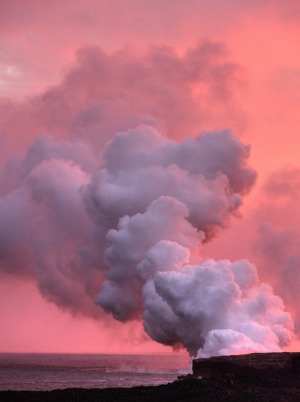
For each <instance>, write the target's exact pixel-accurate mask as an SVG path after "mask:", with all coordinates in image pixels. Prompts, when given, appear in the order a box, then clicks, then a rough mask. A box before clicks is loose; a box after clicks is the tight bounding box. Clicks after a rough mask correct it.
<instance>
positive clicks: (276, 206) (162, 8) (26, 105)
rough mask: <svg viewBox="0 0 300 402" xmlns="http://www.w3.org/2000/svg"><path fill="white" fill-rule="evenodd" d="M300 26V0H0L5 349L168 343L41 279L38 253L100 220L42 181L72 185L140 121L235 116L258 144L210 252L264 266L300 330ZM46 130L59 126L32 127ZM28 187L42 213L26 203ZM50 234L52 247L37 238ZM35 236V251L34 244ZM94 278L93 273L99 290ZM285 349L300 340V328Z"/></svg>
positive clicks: (125, 348) (221, 120)
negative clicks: (240, 193) (65, 296)
mask: <svg viewBox="0 0 300 402" xmlns="http://www.w3.org/2000/svg"><path fill="white" fill-rule="evenodd" d="M299 38H300V3H299V1H298V0H286V1H280V0H227V1H223V0H184V1H183V0H84V1H83V0H79V1H75V2H74V1H71V0H52V1H46V0H2V1H1V2H0V96H1V98H0V169H1V170H0V196H1V198H0V352H76V353H77V352H80V353H81V352H99V353H103V352H105V353H120V352H122V353H150V352H168V351H169V350H170V348H168V347H164V346H162V345H160V344H158V343H155V342H154V341H152V340H150V338H149V337H148V336H146V335H145V334H144V332H143V330H142V324H141V323H140V322H136V321H132V322H129V323H120V322H117V321H114V320H113V319H112V318H110V317H109V316H105V315H104V313H102V312H101V313H99V314H100V316H99V317H98V310H99V311H100V310H101V308H100V306H95V311H94V309H93V308H92V309H91V308H90V307H89V304H88V303H89V302H88V301H85V299H84V298H85V297H87V296H86V295H85V294H82V295H81V292H82V288H81V287H80V286H79V285H78V289H77V288H76V289H75V290H74V294H75V296H74V300H73V299H72V300H73V306H75V307H74V308H73V307H72V308H70V305H69V304H67V303H66V304H64V303H63V302H61V300H58V299H56V297H58V296H57V294H56V293H55V296H54V293H51V292H50V291H49V289H48V288H47V289H46V290H45V285H44V284H45V282H43V280H44V279H45V278H44V276H43V275H44V274H43V273H41V271H40V266H41V265H42V264H43V263H44V260H43V258H45V260H47V264H49V266H50V265H51V264H52V263H53V262H54V261H57V259H58V255H59V256H60V255H61V253H64V257H63V258H69V259H70V261H73V259H72V258H73V256H72V250H74V249H75V247H77V246H78V245H81V244H83V243H82V242H83V239H84V241H86V239H88V238H89V236H91V233H92V232H91V231H90V229H89V227H90V226H89V225H90V221H89V219H88V217H87V216H86V215H85V213H84V212H83V211H81V210H80V208H79V202H80V201H79V198H78V199H77V198H76V199H74V198H72V199H70V200H69V198H67V197H66V198H63V201H64V202H67V205H66V206H65V207H64V208H65V209H66V214H64V215H59V214H58V215H55V214H53V215H51V214H52V212H51V208H50V207H49V205H48V204H47V202H49V200H48V198H47V197H48V196H47V197H46V198H45V199H42V198H41V197H43V195H41V194H44V192H45V193H47V194H48V192H49V193H50V192H51V191H52V190H51V188H50V187H51V184H49V188H48V187H47V183H48V182H51V183H55V185H56V186H57V188H58V187H59V188H63V189H65V188H67V189H68V191H69V194H72V192H76V191H77V190H78V188H80V187H81V186H84V185H86V183H87V181H88V178H87V177H88V173H89V172H92V171H94V169H96V167H97V166H99V164H100V163H101V161H102V152H103V149H104V147H105V144H106V143H107V141H109V140H111V139H112V138H114V136H115V134H116V133H118V132H120V131H126V130H129V129H132V128H135V127H137V126H140V125H149V126H151V127H155V129H157V130H158V131H159V132H160V133H161V134H162V135H163V136H165V137H168V138H171V139H173V140H175V141H177V142H180V141H181V140H182V139H184V138H186V137H195V136H196V135H197V134H199V133H200V132H202V131H209V130H219V129H230V130H231V131H232V132H233V133H234V134H235V135H236V136H237V137H238V138H239V139H240V140H241V142H243V143H244V144H249V145H250V146H251V154H250V157H249V160H248V165H249V166H250V167H251V168H252V169H255V170H256V172H257V180H256V183H255V184H254V186H253V187H252V189H251V191H250V193H249V194H247V195H246V196H245V197H243V205H242V206H241V208H240V209H239V211H238V212H237V213H234V214H233V215H236V216H232V217H231V218H230V221H228V222H227V220H226V225H225V226H227V227H226V228H225V229H224V230H223V229H222V230H220V231H218V233H217V235H216V236H214V237H213V238H212V239H211V241H209V242H207V243H204V245H203V246H202V247H201V251H200V252H201V255H202V257H201V258H202V259H203V258H214V259H223V258H226V259H230V260H232V261H234V260H236V259H248V260H249V261H250V262H252V263H253V264H255V265H256V267H257V270H258V275H259V278H260V280H261V281H266V282H268V283H270V284H271V285H272V286H273V288H274V293H275V294H277V295H279V296H280V297H281V298H282V299H283V302H284V304H285V306H286V310H287V311H289V312H290V313H291V315H292V316H293V318H294V320H295V332H296V334H299V333H300V293H299V287H300V205H299V204H298V203H299V197H300V162H299V154H300V139H299V133H300V91H299V88H300V45H299ZM45 135H48V136H52V137H51V138H50V137H43V138H44V139H42V140H37V138H38V137H40V136H45ZM45 138H46V139H45ZM75 143H76V147H75V146H74V148H72V145H70V144H75ZM33 144H34V145H33ZM57 144H62V145H61V148H59V145H57ZM47 152H49V155H50V156H49V157H48V156H46V155H48V154H47ZM62 155H63V156H62ZM65 155H72V158H71V157H70V160H72V163H70V164H68V165H66V166H67V167H66V166H65V167H60V166H59V164H56V162H55V160H56V159H55V158H57V159H60V158H65ZM47 158H48V159H49V160H50V159H51V158H52V159H51V161H50V162H49V161H48V159H47ZM112 158H113V155H112ZM116 158H117V157H116ZM44 159H45V160H46V159H47V161H48V162H49V163H52V164H53V169H57V170H56V172H57V173H56V176H55V178H53V177H52V176H51V177H50V174H49V173H48V171H46V170H45V166H46V164H45V163H46V162H43V160H44ZM117 159H118V158H117ZM73 162H74V163H73ZM39 163H40V165H38V164H39ZM109 163H111V164H113V162H111V160H109V161H108V162H107V164H109ZM74 164H76V165H77V164H80V166H83V167H84V169H85V170H84V172H88V173H87V174H85V173H83V172H82V170H80V169H79V168H78V169H77V168H74ZM36 166H38V168H36V171H35V173H34V174H31V175H30V176H28V179H27V176H26V175H27V174H29V173H28V172H29V170H30V169H32V168H34V169H35V167H36ZM43 169H44V170H43ZM60 169H61V170H60ZM64 169H65V170H64ZM64 175H65V176H64ZM41 178H43V180H44V179H45V183H46V184H45V186H44V187H42V186H40V185H37V183H38V180H40V179H41ZM60 178H61V180H62V181H61V182H60ZM68 178H70V181H68ZM64 180H65V181H64ZM22 183H23V184H24V183H25V184H24V185H23V184H22ZM28 183H29V184H28ZM53 185H54V184H53ZM26 186H29V187H30V188H36V193H34V191H33V193H34V195H33V197H36V198H35V202H37V203H40V205H43V207H44V206H45V205H46V207H45V208H48V207H49V209H47V213H44V212H42V209H41V208H42V207H41V208H40V207H39V208H40V209H32V208H31V206H29V204H30V203H31V201H30V200H28V199H27V198H26V197H27V196H26V195H24V194H25V192H26V191H27V190H25V187H26ZM35 186H36V187H35ZM248 187H251V186H250V185H249V186H248ZM26 188H27V187H26ZM245 192H246V191H245ZM78 193H79V192H78ZM26 194H27V193H26ZM76 194H77V193H76ZM49 197H50V196H49ZM54 198H55V197H54ZM23 199H24V200H25V201H24V202H23V201H22V200H23ZM51 200H52V198H51ZM69 201H70V205H69V204H68V202H69ZM56 202H57V203H60V202H61V200H60V199H56V198H55V199H54V201H53V203H54V204H55V203H56ZM54 204H53V205H54ZM27 207H28V208H27ZM67 210H72V211H73V217H74V221H75V220H76V223H74V222H73V219H72V218H70V219H71V220H69V216H67V218H66V215H68V214H67ZM62 211H64V210H62ZM37 216H38V218H37ZM70 216H71V215H70ZM64 219H65V221H64V222H65V227H66V228H67V229H66V231H65V232H64V233H61V232H59V234H57V233H58V232H56V230H57V227H59V226H58V225H59V224H60V220H61V221H63V220H64ZM95 219H97V218H95ZM33 221H34V222H35V223H34V224H32V222H33ZM31 224H32V226H31ZM1 226H2V228H1ZM221 226H222V225H221ZM95 231H96V229H95ZM48 233H51V236H52V237H51V244H50V241H49V243H47V242H44V243H43V242H42V241H41V243H39V241H40V238H41V239H42V238H43V236H45V235H47V234H48ZM92 234H93V235H94V232H93V233H92ZM49 236H50V235H49ZM39 237H40V238H39ZM62 242H65V243H62ZM32 244H33V245H34V246H32ZM37 244H38V246H37V248H38V250H39V253H40V254H39V253H37V254H34V253H33V252H32V248H35V247H36V245H37ZM54 244H55V246H54ZM57 244H58V246H57ZM62 244H63V246H62ZM54 247H57V248H55V250H58V251H57V255H55V256H54V254H53V253H52V252H51V250H52V248H53V249H54ZM91 247H92V248H93V247H95V244H94V243H93V245H92V246H91ZM103 247H104V246H103ZM103 247H102V249H100V248H99V251H96V252H95V253H96V254H95V255H97V256H98V254H101V252H103ZM89 251H90V250H89ZM82 252H84V251H82ZM85 252H86V253H87V251H86V250H85ZM97 253H98V254H97ZM33 254H34V256H33ZM65 255H66V256H67V257H65ZM45 256H46V257H45ZM98 257H99V256H98ZM98 257H97V258H98ZM99 258H102V257H101V256H100V257H99ZM88 259H90V260H89V264H87V265H91V266H92V265H93V264H94V260H93V261H92V259H93V257H91V255H90V254H89V255H88V256H87V257H86V260H88ZM41 261H43V262H41ZM58 265H59V264H58ZM74 270H75V268H74ZM76 272H77V271H76ZM78 275H79V276H80V275H82V272H81V271H80V273H79V274H78ZM93 275H94V273H93ZM97 278H98V276H97V274H95V275H94V276H92V277H91V279H90V280H89V281H87V284H86V286H89V289H90V292H91V294H94V293H95V294H96V293H97V292H96V291H97V289H96V288H100V283H97V282H96V281H97ZM47 283H49V282H47ZM47 286H48V285H47ZM51 286H52V282H51ZM53 286H54V285H53ZM76 286H77V285H76ZM66 289H67V288H66ZM63 292H65V290H62V293H63ZM70 292H71V290H70ZM70 297H71V296H70ZM72 297H73V295H72ZM79 298H81V300H83V302H82V303H81V301H80V302H79V301H78V299H79ZM76 306H79V307H78V308H77V307H76ZM289 349H290V350H299V346H298V342H297V340H294V341H293V343H292V344H291V345H290V346H289Z"/></svg>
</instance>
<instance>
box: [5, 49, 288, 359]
mask: <svg viewBox="0 0 300 402" xmlns="http://www.w3.org/2000/svg"><path fill="white" fill-rule="evenodd" d="M124 57H125V53H124V52H119V53H118V52H117V53H116V54H114V55H112V56H108V55H105V54H104V53H103V52H101V51H99V50H95V49H85V50H84V51H81V53H79V61H80V63H79V66H78V68H75V69H74V70H73V71H71V72H70V73H69V74H68V75H67V77H66V79H65V80H64V81H63V83H62V85H61V86H59V87H56V88H52V89H51V90H49V91H47V92H46V93H45V94H43V96H40V97H36V98H35V99H33V100H31V101H29V102H28V103H27V104H25V105H23V106H20V105H18V106H14V105H11V104H8V105H5V108H4V107H1V105H0V114H1V116H2V115H7V118H6V119H4V120H5V123H4V124H3V132H6V133H7V134H6V137H5V140H6V141H3V143H4V144H5V142H6V143H7V149H8V151H7V152H8V153H9V150H10V148H11V147H13V146H14V145H13V144H12V142H13V140H11V142H10V141H9V140H8V139H9V137H10V134H12V138H13V137H14V136H16V137H17V138H19V137H20V138H23V137H21V135H20V133H21V132H23V130H24V129H25V131H26V133H27V132H28V133H29V134H28V136H27V137H26V138H25V137H24V144H22V145H20V147H21V149H22V148H25V149H26V144H27V142H29V138H30V136H32V135H34V132H36V131H38V132H48V131H50V132H54V133H55V135H56V139H54V138H53V137H51V136H40V137H38V138H36V139H35V140H34V141H33V142H32V143H31V145H30V146H29V147H28V149H27V150H26V151H25V153H24V155H23V157H22V156H15V157H14V158H10V159H8V160H7V161H6V163H4V162H3V163H4V168H3V170H2V172H1V177H0V179H1V180H0V190H1V194H2V195H1V198H0V222H1V227H0V269H1V270H2V271H4V272H6V273H9V274H14V275H22V276H23V277H24V278H34V280H35V281H36V283H37V286H38V288H39V290H40V292H41V294H42V295H43V296H44V297H45V298H46V299H47V300H49V301H50V302H52V303H55V304H57V305H58V306H59V307H61V308H63V309H67V310H69V311H71V312H72V313H74V314H82V315H87V316H91V317H94V318H100V319H102V320H103V319H105V316H106V314H105V313H104V312H106V313H108V314H111V315H112V316H113V317H114V318H115V319H117V320H119V321H122V322H126V321H128V320H142V321H143V324H144V328H145V331H146V332H147V334H148V335H149V336H150V337H151V338H152V339H154V340H155V341H157V342H161V343H163V344H165V345H170V346H173V347H174V348H176V347H179V346H183V347H185V348H186V349H187V350H188V351H189V353H190V354H191V355H196V354H199V355H202V356H209V355H215V354H226V353H239V352H240V353H245V352H249V351H271V350H272V351H278V350H280V348H281V347H283V346H284V345H286V344H288V343H289V341H290V340H291V339H292V337H293V322H292V319H291V317H290V315H289V314H288V313H286V312H285V310H284V305H283V303H282V300H281V299H280V298H279V297H277V296H275V295H274V294H273V291H272V288H271V287H270V286H269V285H267V284H260V283H259V282H258V278H257V273H256V269H255V267H254V266H253V265H252V264H251V263H249V262H248V261H246V260H241V261H236V262H229V261H213V260H208V261H203V259H202V257H201V244H202V243H204V242H208V241H210V240H213V238H214V236H216V235H217V234H218V232H219V230H221V229H223V228H226V227H227V226H228V225H229V223H230V219H231V217H232V216H238V214H239V209H240V207H241V205H242V202H243V196H245V195H246V194H247V193H248V192H249V191H250V190H251V188H252V186H253V184H254V182H255V178H256V173H255V171H254V170H253V169H251V168H249V167H248V165H247V160H248V157H249V153H250V148H249V146H247V145H244V144H243V143H242V142H241V141H240V140H239V139H238V138H236V137H235V136H234V135H233V134H232V133H231V132H230V131H226V130H225V131H210V132H203V133H202V134H200V135H198V136H195V137H191V138H185V139H182V140H178V141H174V140H172V139H170V138H169V137H166V136H164V135H162V134H161V131H166V132H167V133H168V134H170V136H171V134H172V135H173V133H175V134H174V138H179V137H182V134H180V133H181V132H182V131H183V128H184V127H191V128H192V129H193V130H194V128H195V125H196V122H197V124H198V110H199V108H198V106H199V105H198V103H199V99H198V97H196V98H195V96H194V94H193V93H192V92H193V91H192V89H191V87H197V88H198V89H199V91H200V92H199V97H200V98H201V96H202V95H201V93H202V92H203V94H204V95H203V97H202V100H208V101H209V99H210V100H211V99H214V101H217V99H216V97H217V93H222V94H223V95H224V96H225V95H226V94H227V96H228V99H229V98H230V100H232V99H231V95H230V91H229V87H230V86H231V85H230V84H231V81H230V80H231V79H233V77H234V74H235V73H236V67H235V66H234V65H232V64H231V63H228V62H226V61H224V60H223V59H224V52H223V48H222V47H220V46H219V45H212V44H207V43H206V44H202V45H201V46H200V45H199V46H198V47H197V48H195V49H192V50H190V51H188V52H187V53H186V54H185V55H184V56H182V57H179V56H178V55H176V54H175V53H174V52H173V51H172V50H170V49H169V48H168V49H166V48H159V49H152V51H150V52H149V54H148V56H147V57H145V58H144V59H142V60H140V59H137V58H134V57H133V56H132V57H131V58H130V57H127V58H125V60H123V58H124ZM149 65H150V67H151V68H149ZM111 66H115V68H111ZM170 71H172V74H170ZM216 71H217V72H218V74H216ZM228 72H230V74H228ZM138 73H139V74H138ZM139 77H142V78H143V79H142V80H141V79H140V78H139ZM146 78H147V80H146ZM108 82H110V83H112V84H111V85H110V84H109V85H108V84H107V83H108ZM145 82H146V83H147V82H148V84H147V85H146V84H145ZM157 82H158V83H159V85H158V84H157ZM95 83H97V85H95ZM179 84H180V85H179ZM157 85H158V88H159V91H158V90H157ZM162 87H164V88H167V89H168V91H165V92H164V96H162V95H161V93H162V92H161V88H162ZM203 87H204V89H203ZM201 88H202V89H203V91H202V92H201ZM214 88H218V91H214ZM132 93H133V94H134V96H133V97H134V102H133V103H132V102H131V97H132ZM120 100H122V101H120ZM200 103H203V104H204V103H205V102H200ZM229 103H230V102H229ZM172 105H173V108H171V106H172ZM170 110H173V113H170ZM62 111H65V112H62ZM206 114H207V113H206V111H205V110H204V109H201V116H202V118H205V116H206ZM116 116H119V117H116ZM208 120H210V119H208ZM179 122H183V123H182V124H183V125H182V126H180V125H179ZM141 123H142V124H141ZM177 123H178V124H177ZM35 125H36V126H35ZM130 127H136V128H134V129H132V128H130ZM159 127H160V128H163V127H164V129H163V130H160V131H159V130H158V128H159ZM115 132H118V134H116V135H115ZM99 133H100V134H101V135H99ZM57 137H58V138H59V137H63V138H64V140H62V139H61V138H60V139H57ZM78 137H80V138H85V141H84V142H83V141H78V140H76V138H78ZM104 142H105V143H106V145H105V147H104V145H103V143H104ZM1 160H2V161H5V160H6V158H5V156H4V157H1ZM95 301H96V303H95Z"/></svg>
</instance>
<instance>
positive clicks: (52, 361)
mask: <svg viewBox="0 0 300 402" xmlns="http://www.w3.org/2000/svg"><path fill="white" fill-rule="evenodd" d="M188 372H190V366H189V360H188V358H187V357H186V356H184V355H177V354H174V355H105V354H97V355H96V354H19V353H14V354H10V353H9V354H8V353H4V354H0V390H1V391H4V390H16V391H21V390H30V391H47V390H53V389H64V388H110V387H112V388H113V387H134V386H138V385H159V384H165V383H168V382H172V381H174V380H176V378H177V376H178V375H181V374H187V373H188Z"/></svg>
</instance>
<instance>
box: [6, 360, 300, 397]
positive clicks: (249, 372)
mask: <svg viewBox="0 0 300 402" xmlns="http://www.w3.org/2000/svg"><path fill="white" fill-rule="evenodd" d="M193 373H194V375H188V376H185V377H183V378H182V379H181V380H177V381H174V382H173V383H170V384H164V385H159V386H140V387H133V388H106V389H82V388H80V389H79V388H76V389H75V388H74V389H64V390H54V391H1V392H0V400H1V401H3V402H4V401H5V402H11V401H16V402H50V401H51V402H58V401H59V402H60V401H65V402H69V401H74V402H77V401H83V402H92V401H95V402H96V401H97V402H101V401H111V402H118V401H120V402H121V401H122V402H129V401H130V402H135V401H136V402H137V401H148V402H150V401H151V402H156V401H157V402H160V401H162V402H165V401H172V402H175V401H209V402H218V401H230V402H231V401H241V402H242V401H249V402H256V401H257V402H271V401H274V402H275V401H276V402H281V401H282V402H293V401H295V402H298V401H300V353H263V354H258V353H257V354H251V355H241V356H226V357H225V356H224V357H216V358H210V359H198V360H194V363H193ZM199 375H201V376H202V378H201V379H199V378H197V377H198V376H199Z"/></svg>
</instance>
